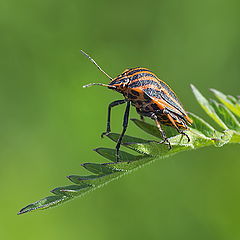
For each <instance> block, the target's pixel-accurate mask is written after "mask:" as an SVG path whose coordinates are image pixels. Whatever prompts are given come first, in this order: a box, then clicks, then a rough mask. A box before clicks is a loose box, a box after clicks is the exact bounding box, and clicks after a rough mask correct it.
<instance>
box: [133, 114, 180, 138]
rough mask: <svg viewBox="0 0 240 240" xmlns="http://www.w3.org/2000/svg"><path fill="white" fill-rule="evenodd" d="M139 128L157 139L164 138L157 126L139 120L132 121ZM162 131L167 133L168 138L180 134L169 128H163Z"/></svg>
mask: <svg viewBox="0 0 240 240" xmlns="http://www.w3.org/2000/svg"><path fill="white" fill-rule="evenodd" d="M131 120H132V121H133V122H134V123H135V124H136V125H137V126H138V127H139V128H141V129H142V130H143V131H144V132H146V133H148V134H150V135H152V136H154V137H157V138H162V135H161V133H160V131H159V129H158V128H157V126H155V125H152V124H149V123H146V122H144V121H141V120H138V119H135V118H133V119H131ZM162 129H163V130H164V132H165V133H166V136H168V137H173V136H175V135H177V134H178V132H177V131H176V129H174V128H172V127H169V126H162Z"/></svg>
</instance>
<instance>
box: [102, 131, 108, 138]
mask: <svg viewBox="0 0 240 240" xmlns="http://www.w3.org/2000/svg"><path fill="white" fill-rule="evenodd" d="M109 134H110V132H103V133H102V134H101V138H103V137H104V136H108V135H109Z"/></svg>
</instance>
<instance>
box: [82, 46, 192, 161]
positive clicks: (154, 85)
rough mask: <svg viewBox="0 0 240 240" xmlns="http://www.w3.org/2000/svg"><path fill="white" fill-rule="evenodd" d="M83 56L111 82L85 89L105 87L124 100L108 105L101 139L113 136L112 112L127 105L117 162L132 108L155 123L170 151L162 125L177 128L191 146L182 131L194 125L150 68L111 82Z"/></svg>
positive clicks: (128, 71) (118, 145)
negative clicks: (118, 94)
mask: <svg viewBox="0 0 240 240" xmlns="http://www.w3.org/2000/svg"><path fill="white" fill-rule="evenodd" d="M81 52H82V53H83V54H84V55H85V56H86V57H87V58H88V59H89V60H90V61H91V62H93V63H94V64H95V65H96V66H97V68H98V69H99V70H100V71H101V72H102V73H104V74H105V75H106V76H107V77H108V78H109V79H110V80H111V81H110V83H109V84H103V83H90V84H88V85H85V86H83V87H90V86H93V85H99V86H104V87H108V88H109V89H112V90H115V91H117V92H119V93H121V94H122V95H123V96H124V99H122V100H117V101H114V102H112V103H110V104H109V106H108V117H107V130H106V132H104V133H102V135H101V136H102V137H103V136H104V135H108V134H109V133H110V132H111V126H110V120H111V109H112V108H113V107H115V106H118V105H120V104H124V103H126V104H127V105H126V109H125V113H124V119H123V129H122V133H121V134H120V136H119V139H118V141H117V145H116V158H117V161H118V160H119V149H120V145H121V142H122V138H123V136H124V134H125V132H126V129H127V126H128V118H129V110H130V105H132V106H134V107H135V108H136V110H137V113H138V114H140V116H141V119H143V118H144V117H149V118H151V119H153V120H154V121H155V123H156V125H157V127H158V129H159V131H160V133H161V135H162V138H163V141H161V142H160V143H167V144H168V145H169V149H171V144H170V142H169V140H168V138H167V136H166V134H165V132H164V131H163V130H162V128H161V124H163V125H168V126H171V127H174V128H175V129H176V130H177V131H178V132H179V133H180V134H182V135H184V136H186V137H187V139H188V142H189V141H190V138H189V137H188V135H187V134H186V133H185V132H183V130H187V129H189V128H188V125H191V123H192V120H191V119H190V118H189V117H188V115H187V113H186V112H185V110H184V109H183V106H182V104H181V103H180V101H179V100H178V98H177V96H176V94H175V93H174V92H173V90H172V89H171V88H170V87H169V86H168V85H167V84H166V83H165V82H164V81H162V80H160V79H159V78H158V77H157V76H156V75H155V74H154V73H153V72H152V71H150V70H149V69H147V68H142V67H136V68H131V69H126V70H125V71H124V72H123V73H122V74H120V75H118V76H117V77H116V78H112V77H110V76H109V75H108V74H107V73H106V72H104V71H103V70H102V68H101V67H100V66H99V65H98V64H97V63H96V62H95V61H94V60H93V59H92V58H91V57H90V56H89V55H87V54H86V53H85V52H83V51H82V50H81Z"/></svg>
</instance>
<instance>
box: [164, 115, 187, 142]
mask: <svg viewBox="0 0 240 240" xmlns="http://www.w3.org/2000/svg"><path fill="white" fill-rule="evenodd" d="M167 117H168V119H169V120H170V121H171V123H172V124H173V126H174V127H175V128H176V129H177V131H178V132H179V133H180V134H182V135H184V136H186V138H187V139H188V142H190V138H189V136H188V135H187V134H186V133H185V132H183V131H182V130H181V129H179V128H178V126H177V125H176V123H175V121H174V119H173V118H172V116H171V115H170V114H167Z"/></svg>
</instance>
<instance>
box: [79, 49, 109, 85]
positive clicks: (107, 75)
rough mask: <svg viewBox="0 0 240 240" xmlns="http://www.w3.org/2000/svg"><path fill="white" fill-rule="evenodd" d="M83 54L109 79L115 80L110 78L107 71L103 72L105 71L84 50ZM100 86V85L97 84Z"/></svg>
mask: <svg viewBox="0 0 240 240" xmlns="http://www.w3.org/2000/svg"><path fill="white" fill-rule="evenodd" d="M80 51H81V53H82V54H83V55H84V56H86V57H87V58H88V59H89V60H90V61H91V62H92V63H93V64H94V65H95V66H96V67H97V68H98V69H99V70H100V71H101V72H102V73H103V74H105V75H106V76H107V77H108V78H109V79H111V80H112V79H113V78H112V77H110V76H109V75H108V74H107V73H106V72H105V71H103V69H102V68H101V67H100V66H99V65H98V64H97V63H96V62H95V61H94V60H93V59H92V58H91V57H90V56H89V55H88V54H87V53H85V52H84V51H83V50H80ZM97 85H98V84H97Z"/></svg>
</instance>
